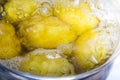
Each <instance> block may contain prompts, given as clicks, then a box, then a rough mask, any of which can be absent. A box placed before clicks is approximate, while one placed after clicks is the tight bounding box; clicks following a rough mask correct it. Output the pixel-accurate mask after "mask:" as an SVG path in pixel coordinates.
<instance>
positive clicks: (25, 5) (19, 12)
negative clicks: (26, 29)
mask: <svg viewBox="0 0 120 80" xmlns="http://www.w3.org/2000/svg"><path fill="white" fill-rule="evenodd" d="M38 6H39V5H38V3H37V2H35V0H20V1H19V0H8V1H7V2H6V4H5V5H4V9H5V13H6V15H5V19H6V20H8V21H9V22H11V23H17V22H19V21H22V20H25V19H26V18H28V17H30V16H31V14H32V13H33V12H34V11H35V10H36V8H38Z"/></svg>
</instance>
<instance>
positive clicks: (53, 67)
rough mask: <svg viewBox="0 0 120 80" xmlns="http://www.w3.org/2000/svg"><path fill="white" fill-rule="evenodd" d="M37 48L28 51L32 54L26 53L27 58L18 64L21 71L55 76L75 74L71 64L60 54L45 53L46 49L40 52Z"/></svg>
mask: <svg viewBox="0 0 120 80" xmlns="http://www.w3.org/2000/svg"><path fill="white" fill-rule="evenodd" d="M38 50H39V49H38ZM38 50H37V51H33V52H30V53H29V54H33V55H29V54H28V55H29V57H28V59H26V60H24V61H23V62H22V64H21V66H20V70H21V71H23V72H27V73H31V74H35V75H41V76H56V77H58V76H67V75H74V74H75V71H74V67H73V65H72V64H71V63H69V62H68V60H67V59H65V58H63V57H62V56H61V55H60V54H57V53H47V50H44V53H42V52H40V51H38ZM28 55H26V56H28Z"/></svg>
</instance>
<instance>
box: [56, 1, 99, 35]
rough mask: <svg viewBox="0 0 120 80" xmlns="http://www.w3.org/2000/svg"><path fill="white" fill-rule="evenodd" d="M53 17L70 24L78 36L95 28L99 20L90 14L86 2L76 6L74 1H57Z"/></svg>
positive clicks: (90, 11)
mask: <svg viewBox="0 0 120 80" xmlns="http://www.w3.org/2000/svg"><path fill="white" fill-rule="evenodd" d="M54 15H55V16H57V17H58V18H60V19H61V20H63V21H64V22H66V23H68V24H70V25H71V26H72V27H73V29H74V30H75V31H76V32H77V34H78V35H81V34H82V33H83V32H85V31H87V30H89V29H91V28H95V27H97V25H98V23H99V20H98V18H96V17H95V16H93V14H92V10H91V9H90V6H89V5H88V3H86V2H82V1H81V3H80V4H79V5H77V4H75V3H74V1H73V2H72V1H70V0H64V1H63V0H59V1H57V2H56V5H55V9H54Z"/></svg>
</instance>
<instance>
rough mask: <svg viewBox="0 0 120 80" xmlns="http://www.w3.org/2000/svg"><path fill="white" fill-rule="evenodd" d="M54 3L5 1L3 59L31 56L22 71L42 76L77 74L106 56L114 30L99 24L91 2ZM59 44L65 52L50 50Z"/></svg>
mask: <svg viewBox="0 0 120 80" xmlns="http://www.w3.org/2000/svg"><path fill="white" fill-rule="evenodd" d="M54 3H55V4H54ZM54 3H53V4H50V3H49V1H48V2H47V1H46V0H42V1H41V0H20V1H19V0H8V1H7V0H6V1H5V2H4V4H2V6H3V8H4V9H3V10H4V11H3V12H2V13H1V15H3V16H2V20H1V21H0V59H9V58H13V57H15V56H21V55H22V56H23V55H24V56H28V57H27V59H26V60H25V61H23V62H22V64H21V66H20V68H19V69H20V71H23V72H27V73H32V74H36V75H41V76H67V75H74V74H76V73H80V72H83V71H88V70H90V69H92V68H95V67H96V66H98V65H100V64H102V63H103V62H104V61H105V60H106V56H107V54H108V53H109V52H110V51H111V50H112V49H113V46H112V45H111V43H112V40H111V37H109V36H110V34H109V33H110V32H108V31H107V28H108V27H106V28H100V29H98V28H96V27H98V25H99V22H100V20H99V19H98V18H97V17H95V16H94V15H93V13H92V10H91V8H90V6H89V3H87V2H84V1H81V2H80V3H79V4H78V3H74V2H73V1H72V0H54ZM111 28H113V27H111ZM113 30H114V29H113ZM101 41H102V42H101ZM61 45H70V46H71V48H70V50H69V49H67V47H64V46H61ZM61 47H62V48H61ZM39 48H43V49H45V50H47V51H48V52H44V53H43V52H41V49H39ZM59 48H60V49H61V53H54V52H53V53H49V51H50V50H53V49H59ZM63 48H64V49H63ZM31 53H32V54H34V55H30V54H31Z"/></svg>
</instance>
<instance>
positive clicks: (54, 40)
mask: <svg viewBox="0 0 120 80" xmlns="http://www.w3.org/2000/svg"><path fill="white" fill-rule="evenodd" d="M18 36H19V37H20V39H21V42H22V44H23V45H24V46H25V47H26V48H27V49H28V50H30V49H35V48H48V49H51V48H56V47H57V46H58V45H60V44H68V43H70V42H72V41H74V40H75V39H76V33H75V32H74V31H73V30H72V28H71V27H70V26H69V25H67V24H66V23H64V22H62V21H60V20H59V19H58V18H56V17H53V16H51V17H47V18H45V19H42V20H41V19H39V18H37V19H32V20H28V21H24V22H22V23H20V24H19V33H18Z"/></svg>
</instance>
